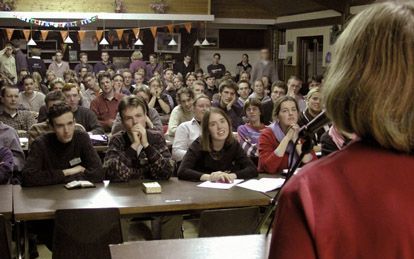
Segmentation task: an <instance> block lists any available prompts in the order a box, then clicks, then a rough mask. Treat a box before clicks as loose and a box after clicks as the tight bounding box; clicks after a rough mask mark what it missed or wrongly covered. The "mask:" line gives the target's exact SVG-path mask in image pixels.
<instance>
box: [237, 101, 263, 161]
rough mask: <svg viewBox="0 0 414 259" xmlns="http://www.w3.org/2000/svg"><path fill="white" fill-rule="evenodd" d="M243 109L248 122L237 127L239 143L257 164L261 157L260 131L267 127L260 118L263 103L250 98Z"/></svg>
mask: <svg viewBox="0 0 414 259" xmlns="http://www.w3.org/2000/svg"><path fill="white" fill-rule="evenodd" d="M243 110H244V113H245V114H246V117H247V120H248V122H247V123H246V124H244V125H240V126H239V127H238V128H237V135H238V139H239V143H240V145H241V147H242V148H243V150H244V152H246V155H247V156H248V157H250V159H251V160H252V161H253V162H254V163H255V164H256V165H257V163H258V157H259V151H258V148H257V144H258V142H259V136H260V133H261V132H262V131H263V129H265V125H264V124H263V123H262V122H261V120H260V118H261V116H262V104H261V102H260V101H259V100H257V99H254V98H249V99H248V100H247V102H246V103H245V104H244V107H243Z"/></svg>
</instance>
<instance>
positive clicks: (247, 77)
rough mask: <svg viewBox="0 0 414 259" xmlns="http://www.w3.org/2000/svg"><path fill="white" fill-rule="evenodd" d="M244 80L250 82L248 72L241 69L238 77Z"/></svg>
mask: <svg viewBox="0 0 414 259" xmlns="http://www.w3.org/2000/svg"><path fill="white" fill-rule="evenodd" d="M241 80H244V81H248V82H250V73H248V72H246V71H243V72H241V73H240V79H239V81H241Z"/></svg>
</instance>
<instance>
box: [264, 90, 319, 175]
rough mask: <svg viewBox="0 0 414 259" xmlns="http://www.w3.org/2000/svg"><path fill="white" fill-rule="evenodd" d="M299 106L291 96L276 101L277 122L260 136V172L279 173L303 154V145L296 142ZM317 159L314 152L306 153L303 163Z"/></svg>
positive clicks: (275, 115)
mask: <svg viewBox="0 0 414 259" xmlns="http://www.w3.org/2000/svg"><path fill="white" fill-rule="evenodd" d="M298 117H299V107H298V103H297V102H296V99H295V98H293V97H291V96H284V97H281V98H279V99H278V100H277V101H276V103H275V109H274V111H273V118H275V122H274V123H272V124H271V125H270V126H269V127H268V128H266V129H264V130H263V132H262V134H261V135H260V137H259V165H258V170H259V172H265V173H268V174H277V173H280V172H282V170H283V169H289V167H290V166H292V165H293V164H294V163H295V162H296V161H297V160H298V159H299V155H300V154H301V152H302V151H301V150H302V145H301V144H300V143H298V145H297V146H296V147H295V146H294V143H295V142H296V140H297V139H298V133H299V125H298V124H297V123H298ZM313 159H316V157H315V156H314V154H306V155H305V157H304V158H303V159H302V163H304V164H307V163H309V162H310V161H312V160H313Z"/></svg>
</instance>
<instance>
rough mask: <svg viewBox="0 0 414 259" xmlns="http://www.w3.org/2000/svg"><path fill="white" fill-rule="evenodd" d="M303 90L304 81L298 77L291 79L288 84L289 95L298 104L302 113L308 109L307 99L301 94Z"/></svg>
mask: <svg viewBox="0 0 414 259" xmlns="http://www.w3.org/2000/svg"><path fill="white" fill-rule="evenodd" d="M301 88H302V79H300V78H299V77H297V76H291V77H289V80H288V82H287V89H288V91H287V95H289V96H292V97H293V98H295V99H296V101H297V102H298V106H299V110H300V111H301V112H302V111H304V110H305V109H306V102H305V98H303V96H302V95H301V94H300V89H301Z"/></svg>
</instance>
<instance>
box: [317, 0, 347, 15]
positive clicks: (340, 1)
mask: <svg viewBox="0 0 414 259" xmlns="http://www.w3.org/2000/svg"><path fill="white" fill-rule="evenodd" d="M312 1H313V2H315V3H317V4H319V5H323V6H325V7H326V8H328V9H332V10H335V11H337V12H340V13H341V14H343V13H345V12H346V9H347V8H349V6H350V0H312Z"/></svg>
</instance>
